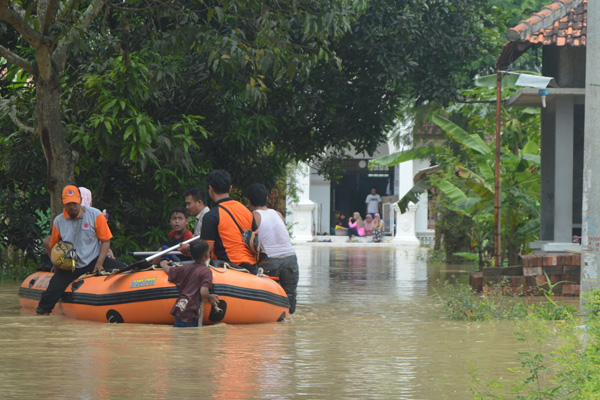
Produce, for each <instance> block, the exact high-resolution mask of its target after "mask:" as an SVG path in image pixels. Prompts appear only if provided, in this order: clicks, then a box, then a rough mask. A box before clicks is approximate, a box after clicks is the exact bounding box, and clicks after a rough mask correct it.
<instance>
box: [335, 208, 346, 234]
mask: <svg viewBox="0 0 600 400" xmlns="http://www.w3.org/2000/svg"><path fill="white" fill-rule="evenodd" d="M335 229H343V230H347V229H348V222H347V221H346V216H345V215H344V213H342V212H339V211H336V212H335Z"/></svg>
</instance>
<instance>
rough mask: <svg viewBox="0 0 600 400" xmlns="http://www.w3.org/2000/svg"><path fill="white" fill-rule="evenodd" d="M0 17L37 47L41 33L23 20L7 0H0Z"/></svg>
mask: <svg viewBox="0 0 600 400" xmlns="http://www.w3.org/2000/svg"><path fill="white" fill-rule="evenodd" d="M0 19H3V20H5V21H6V22H8V23H9V24H11V25H12V26H13V27H14V28H15V29H16V30H17V32H19V33H20V34H21V36H23V39H25V40H26V41H27V43H29V44H30V45H32V46H33V47H35V48H37V47H38V46H39V45H40V43H41V42H42V35H41V34H40V33H39V32H38V31H36V30H35V29H33V28H32V27H31V26H29V24H28V23H27V22H25V18H24V17H23V15H22V14H21V13H19V12H17V11H15V9H13V8H12V7H9V6H8V0H0Z"/></svg>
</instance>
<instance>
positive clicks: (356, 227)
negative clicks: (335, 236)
mask: <svg viewBox="0 0 600 400" xmlns="http://www.w3.org/2000/svg"><path fill="white" fill-rule="evenodd" d="M348 236H349V239H348V241H350V240H352V238H353V237H354V236H365V223H364V221H363V219H362V217H361V216H360V213H359V212H358V211H356V212H354V215H353V216H352V217H350V220H349V221H348Z"/></svg>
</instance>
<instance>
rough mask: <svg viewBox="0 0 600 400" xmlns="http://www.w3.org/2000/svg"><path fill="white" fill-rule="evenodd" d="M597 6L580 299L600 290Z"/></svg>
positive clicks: (593, 8) (589, 79)
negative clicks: (588, 293) (593, 290)
mask: <svg viewBox="0 0 600 400" xmlns="http://www.w3.org/2000/svg"><path fill="white" fill-rule="evenodd" d="M598 54H600V4H599V3H598V1H597V0H590V1H588V5H587V43H586V63H585V138H584V142H585V146H584V147H585V148H584V154H583V215H582V222H583V224H582V228H583V229H582V238H581V244H582V247H581V248H582V256H581V296H580V303H581V305H582V310H584V307H583V306H584V303H585V300H584V297H585V294H586V293H587V292H589V291H590V290H591V289H594V288H600V270H599V267H600V164H599V163H598V156H600V113H599V111H600V65H599V64H598V60H597V58H596V57H597V55H598Z"/></svg>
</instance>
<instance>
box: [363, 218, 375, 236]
mask: <svg viewBox="0 0 600 400" xmlns="http://www.w3.org/2000/svg"><path fill="white" fill-rule="evenodd" d="M374 227H375V225H374V224H373V217H372V216H371V214H367V215H365V236H373V228H374Z"/></svg>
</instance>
